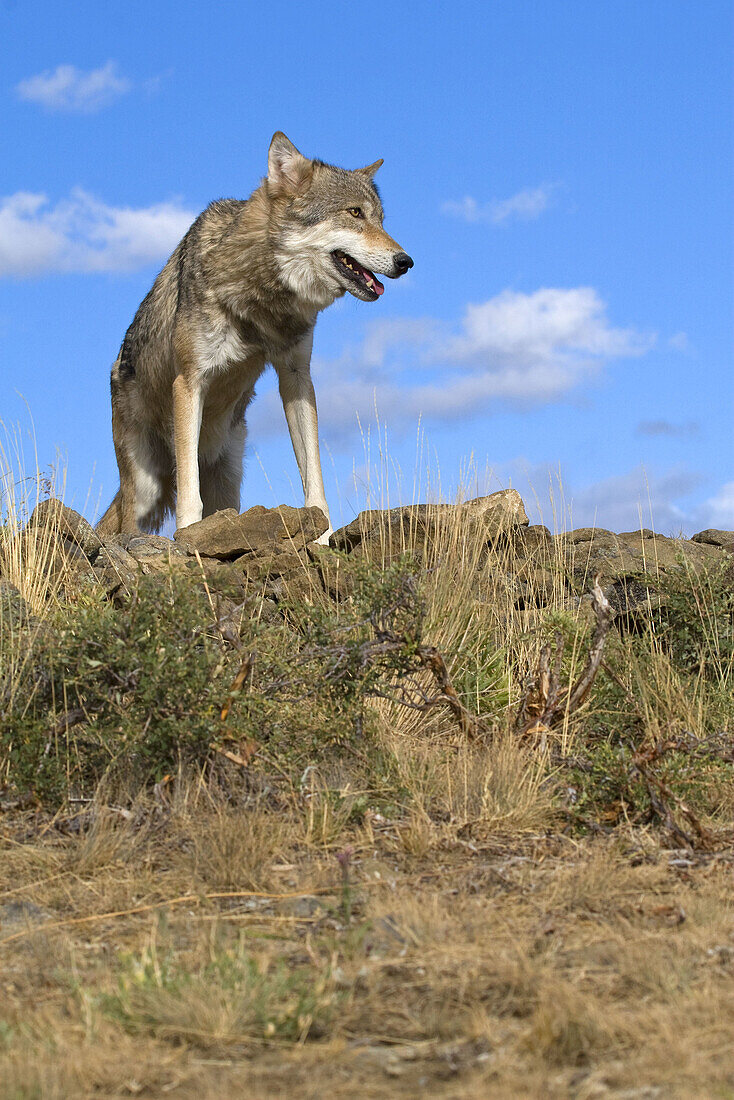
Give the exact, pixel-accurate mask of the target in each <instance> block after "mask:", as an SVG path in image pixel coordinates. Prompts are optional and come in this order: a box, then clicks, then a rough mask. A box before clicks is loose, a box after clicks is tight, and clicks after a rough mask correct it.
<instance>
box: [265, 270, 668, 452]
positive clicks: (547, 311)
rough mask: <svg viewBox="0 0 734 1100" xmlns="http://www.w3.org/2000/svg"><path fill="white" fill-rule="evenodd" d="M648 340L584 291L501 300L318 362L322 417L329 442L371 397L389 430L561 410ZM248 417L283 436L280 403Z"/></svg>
mask: <svg viewBox="0 0 734 1100" xmlns="http://www.w3.org/2000/svg"><path fill="white" fill-rule="evenodd" d="M653 342H654V336H652V335H646V334H643V333H639V332H637V331H635V330H634V329H621V328H616V327H614V326H612V325H611V324H610V323H609V320H608V318H607V315H606V307H605V304H604V302H603V301H602V300H601V299H600V298H599V296H598V294H597V293H596V291H595V290H594V289H593V288H591V287H576V288H570V289H561V288H545V289H542V290H536V291H534V292H533V293H530V294H522V293H519V292H516V291H510V290H506V291H503V292H502V293H501V294H498V295H496V296H495V297H493V298H490V299H489V300H488V301H486V302H482V303H479V304H476V305H469V306H467V307H466V310H465V312H464V316H463V317H462V318H461V320H460V321H459V322H458V323H457V324H454V325H450V324H445V323H442V322H439V321H436V320H434V319H432V318H424V319H412V320H411V319H398V320H393V321H382V322H376V323H374V324H373V325H372V326H370V327H369V328H368V329H367V331H366V335H365V338H364V340H363V342H362V344H361V345H360V346H358V347H355V348H352V349H348V350H347V351H345V353H344V354H343V355H342V356H340V357H339V358H338V359H331V360H319V359H317V360H316V361H315V364H314V374H315V377H316V380H317V389H318V393H319V412H320V417H321V422H322V425H323V427H324V430H325V431H326V432H328V434H329V437H330V438H331V439H332V440H335V441H338V439H339V438H340V437H347V436H349V435H351V433H352V432H353V431H354V425H355V416H356V415H359V416H360V418H362V419H363V420H364V419H367V420H369V418H370V417H371V415H372V413H373V411H374V405H375V395H377V400H378V402H379V407H380V410H381V413H382V414H383V415H384V417H385V419H386V421H387V422H388V423H389V424H390V425H391V427H408V426H410V425H413V424H415V422H416V420H417V419H418V417H420V416H422V417H423V418H425V419H426V420H427V421H430V422H433V423H447V422H452V421H456V420H468V419H470V418H472V417H474V416H479V415H487V414H488V413H489V412H491V411H492V409H493V408H496V407H497V406H498V405H500V404H501V403H502V402H510V403H512V404H514V405H520V406H528V405H533V404H535V405H537V404H543V403H547V402H551V401H555V400H559V399H560V398H562V397H563V396H564V395H566V394H567V393H569V392H570V391H571V390H573V389H574V388H575V387H576V386H578V385H580V384H581V383H582V382H583V381H585V380H587V379H589V378H591V377H593V376H594V375H595V374H596V373H597V372H598V371H599V370H600V369H601V368H602V367H603V365H604V363H605V362H608V361H610V360H613V359H619V358H627V357H630V356H639V355H643V354H644V353H645V352H646V351H647V350H648V349H649V348H650V347H651V346H652V344H653ZM267 402H268V403H269V404H268V405H267V407H266V408H261V409H257V410H256V412H255V416H256V418H257V419H258V421H259V422H260V424H261V428H270V429H271V430H273V429H275V430H280V429H281V427H282V423H283V417H282V413H281V411H280V409H279V408H278V405H277V395H268V397H267Z"/></svg>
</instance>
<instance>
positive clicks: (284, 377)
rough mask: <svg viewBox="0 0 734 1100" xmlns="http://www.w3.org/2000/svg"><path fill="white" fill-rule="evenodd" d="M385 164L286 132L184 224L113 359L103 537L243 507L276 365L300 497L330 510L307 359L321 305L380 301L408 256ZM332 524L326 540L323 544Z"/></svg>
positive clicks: (405, 268)
mask: <svg viewBox="0 0 734 1100" xmlns="http://www.w3.org/2000/svg"><path fill="white" fill-rule="evenodd" d="M381 164H382V161H381V160H378V161H376V162H375V163H374V164H371V165H369V166H368V167H367V168H359V169H357V170H356V171H347V170H346V169H343V168H336V167H334V166H333V165H330V164H325V163H324V162H323V161H320V160H310V159H308V158H306V157H304V156H302V154H301V153H299V151H298V150H297V149H296V147H295V145H293V144H292V142H290V141H289V140H288V138H287V137H286V136H285V134H283V133H280V132H278V133H276V134H275V135H274V136H273V139H272V141H271V143H270V150H269V154H268V174H267V176H266V178H265V179H264V180H263V181H262V183H261V184H260V186H259V187H258V188H257V190H256V191H254V192H253V194H252V195H251V196H250V198H249V199H247V200H246V201H241V200H236V199H220V200H218V201H216V202H213V203H211V204H210V205H209V206H208V207H207V208H206V210H204V212H203V213H202V214H200V215H199V217H198V218H197V219H196V221H195V222H194V223H193V225H192V226H191V228H190V229H189V230H188V232H187V233H186V235H185V236H184V238H183V240H182V241H181V242H180V243H179V245H178V246H177V247H176V249H175V251H174V252H173V255H172V256H171V257H170V259H169V260H168V262H167V263H166V265H165V267H164V268H163V270H162V271H161V273H160V274H159V275H158V277H157V279H156V280H155V282H154V284H153V287H152V289H151V290H150V293H149V294H148V295H147V297H146V298H145V299H144V300H143V302H142V303H141V305H140V307H139V308H138V311H137V313H136V314H135V318H134V320H133V322H132V324H131V325H130V328H129V329H128V330H127V333H126V335H125V339H124V341H123V343H122V348H121V349H120V354H119V356H118V358H117V360H116V362H115V364H114V366H113V368H112V379H111V383H112V435H113V441H114V445H115V454H116V457H117V464H118V467H119V471H120V488H119V491H118V492H117V494H116V496H115V498H114V500H113V501H112V503H111V505H110V507H109V508H108V509H107V511H106V512H105V514H104V516H103V517H102V519H101V520H100V522H99V524H98V530H99V531H100V533H102V534H108V535H109V534H115V533H120V532H130V533H137V532H139V531H141V530H157V529H158V528H159V527H160V525H161V523H162V522H163V520H164V519H165V517H166V516H167V515H168V514H169V513H170V512H172V511H173V510H174V507H175V513H176V526H177V527H178V528H182V527H187V526H188V525H189V524H192V523H196V522H197V520H200V519H201V518H202V517H203V516H207V515H210V514H211V513H212V512H215V511H217V510H219V509H220V508H236V509H237V511H239V507H240V485H241V481H242V458H243V451H244V445H245V433H246V428H245V411H246V409H247V406H248V404H249V403H250V401H251V399H252V397H253V394H254V391H255V383H256V382H257V380H258V378H259V377H260V375H261V374H262V373H263V371H264V370H265V367H266V366H267V364H272V366H273V367H274V368H275V371H276V373H277V375H278V383H279V388H280V396H281V399H282V402H283V408H284V410H285V417H286V421H287V424H288V428H289V431H290V436H291V441H292V443H293V450H294V452H295V456H296V461H297V464H298V469H299V471H300V475H301V480H302V482H303V491H304V497H305V503H306V506H311V505H316V506H317V507H318V508H320V509H321V510H322V511H323V512H324V513H325V515H326V518H327V519H328V518H329V511H328V507H327V503H326V497H325V495H324V484H323V478H322V473H321V460H320V457H319V447H318V423H317V414H316V399H315V396H314V388H313V383H312V381H311V372H310V360H311V347H312V343H313V331H314V325H315V324H316V318H317V316H318V313H319V312H320V311H321V310H322V309H325V308H326V307H327V306H328V305H330V304H331V303H332V302H333V301H334V300H335V299H336V298H340V297H341V296H342V295H343V294H344V293H345V292H346V291H349V293H350V294H353V295H354V297H355V298H359V299H361V300H362V301H363V302H374V301H377V299H378V298H379V297H380V295H381V294H382V293H383V290H384V287H383V285H382V283H381V282H380V280H379V279H378V278H377V274H380V275H386V276H387V277H388V278H391V279H396V278H398V277H399V276H401V275H403V274H405V272H406V271H408V269H409V268H411V267H412V266H413V261H412V259H411V258H410V256H408V254H407V253H406V252H405V251H404V250H403V249H402V248H401V246H400V245H399V244H398V243H397V242H396V241H394V240H393V239H392V237H390V236H388V234H387V233H386V232H385V230H384V229H383V227H382V222H383V209H382V203H381V201H380V196H379V193H378V191H377V188H376V187H375V184H374V179H373V177H374V175H375V172H376V171H377V169H378V168H379V167H380V165H381ZM330 533H331V523H329V529H328V530H327V531H326V533H325V534H324V535H323V536H322V540H323V541H326V540H327V539H328V536H329V534H330Z"/></svg>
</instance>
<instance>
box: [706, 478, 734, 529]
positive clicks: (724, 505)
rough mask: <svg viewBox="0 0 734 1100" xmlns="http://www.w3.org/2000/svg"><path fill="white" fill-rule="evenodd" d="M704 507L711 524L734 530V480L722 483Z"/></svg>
mask: <svg viewBox="0 0 734 1100" xmlns="http://www.w3.org/2000/svg"><path fill="white" fill-rule="evenodd" d="M704 508H705V509H706V517H707V519H708V520H709V526H711V527H719V528H721V529H722V530H723V531H734V481H727V482H726V484H724V485H722V486H721V488H720V489H719V491H718V492H717V493H716V494H715V495H714V496H712V497H709V499H708V500H707V501H706V503H705V505H704Z"/></svg>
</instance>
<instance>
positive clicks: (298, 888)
mask: <svg viewBox="0 0 734 1100" xmlns="http://www.w3.org/2000/svg"><path fill="white" fill-rule="evenodd" d="M0 841H1V845H2V846H1V849H0V851H1V853H2V854H1V856H0V991H1V994H2V1005H1V1006H0V1095H1V1096H2V1097H3V1100H5V1098H11V1097H12V1098H14V1100H15V1098H17V1100H20V1098H23V1100H25V1098H30V1097H41V1098H43V1100H46V1098H57V1097H58V1098H62V1097H63V1098H66V1097H73V1098H79V1100H81V1098H83V1097H110V1098H111V1097H163V1096H172V1097H180V1098H187V1100H188V1098H196V1100H206V1098H210V1097H211V1098H214V1097H248V1098H249V1097H253V1098H262V1100H264V1098H275V1097H293V1096H298V1097H304V1098H317V1097H318V1098H320V1097H324V1096H334V1097H385V1096H395V1097H418V1096H435V1097H446V1098H448V1097H451V1098H457V1100H458V1098H469V1097H472V1098H473V1097H487V1098H498V1100H499V1098H502V1100H510V1098H514V1097H518V1098H519V1097H549V1098H554V1097H559V1098H560V1097H575V1098H578V1100H582V1098H583V1100H591V1098H596V1097H599V1098H601V1097H614V1098H618V1100H622V1098H625V1100H633V1098H634V1100H653V1098H658V1097H659V1098H661V1100H663V1098H664V1100H669V1098H678V1097H702V1098H703V1097H706V1098H714V1097H720V1098H726V1097H734V1044H733V1043H732V1035H733V1034H734V920H733V915H732V904H731V899H732V869H733V866H734V863H733V858H732V855H731V852H719V853H695V854H694V853H692V852H691V851H687V850H679V849H670V848H667V847H666V846H665V840H664V838H662V837H661V836H658V835H655V834H654V833H653V832H651V831H645V830H633V829H631V828H630V829H627V830H625V829H624V828H621V829H617V830H616V832H615V834H614V835H610V836H590V837H581V838H579V837H578V836H575V837H574V836H571V835H564V834H563V831H562V829H561V828H560V827H559V829H557V830H555V831H549V832H546V833H538V834H537V835H536V834H530V833H527V832H526V833H521V834H519V835H515V836H510V835H507V836H503V835H497V834H495V835H489V834H485V835H482V833H481V830H472V829H471V828H467V827H466V826H464V827H463V828H462V829H459V830H456V829H452V828H451V827H450V825H448V824H447V825H445V826H444V825H441V823H436V822H435V821H431V820H429V819H427V818H423V817H420V816H414V817H413V818H410V819H408V820H404V821H390V820H387V819H385V818H383V817H381V816H380V815H379V814H376V813H371V812H370V811H367V812H366V813H365V814H364V815H363V817H362V819H361V821H360V823H359V824H358V825H354V824H351V823H350V822H348V821H347V822H345V821H340V820H338V818H337V817H336V816H333V815H332V816H331V817H330V816H329V813H328V812H326V811H324V809H323V807H322V810H321V811H320V812H319V813H315V812H314V807H313V805H312V806H310V807H307V808H306V809H305V810H304V812H303V813H302V814H301V815H300V816H299V815H298V814H291V815H286V818H285V819H284V818H283V815H282V814H280V815H278V814H275V813H272V812H270V811H265V810H261V809H257V808H256V809H254V810H253V809H245V810H239V811H233V810H231V809H222V808H221V807H219V808H217V807H215V806H206V807H204V808H202V807H201V806H200V805H198V806H195V805H193V804H192V803H191V802H190V801H187V799H186V798H183V797H178V798H176V797H170V796H166V795H165V794H164V795H163V796H161V795H160V792H158V797H157V799H156V800H151V801H150V802H149V803H147V804H145V805H143V804H140V805H138V806H136V807H135V808H134V809H133V810H132V811H129V810H115V809H114V808H109V807H107V808H104V807H101V806H97V807H94V808H91V809H90V808H85V809H84V810H83V811H82V812H80V813H79V814H78V815H72V816H65V817H57V818H50V817H48V816H44V815H42V814H40V813H32V812H25V813H18V812H13V813H6V814H5V816H4V817H3V818H0Z"/></svg>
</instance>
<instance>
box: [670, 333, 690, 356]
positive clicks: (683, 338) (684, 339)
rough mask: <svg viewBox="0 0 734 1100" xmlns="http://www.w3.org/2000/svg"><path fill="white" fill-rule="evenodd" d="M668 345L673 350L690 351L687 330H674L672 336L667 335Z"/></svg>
mask: <svg viewBox="0 0 734 1100" xmlns="http://www.w3.org/2000/svg"><path fill="white" fill-rule="evenodd" d="M668 347H669V348H672V349H673V351H684V352H685V351H690V350H691V341H690V340H689V339H688V333H687V332H675V333H673V335H672V336H670V337H668Z"/></svg>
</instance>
